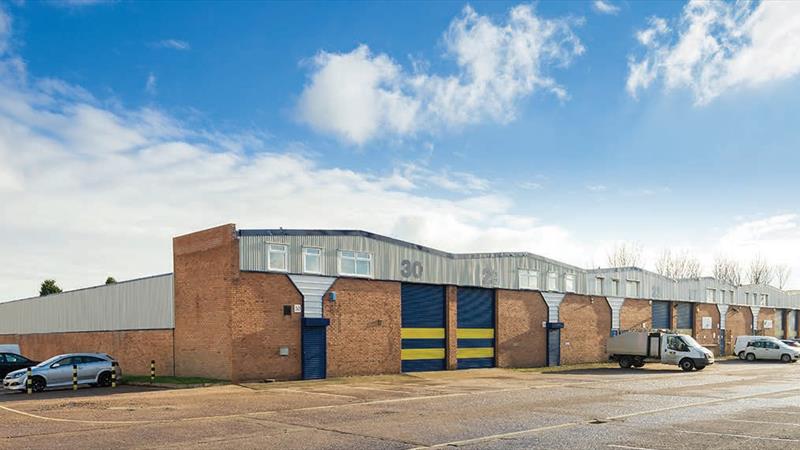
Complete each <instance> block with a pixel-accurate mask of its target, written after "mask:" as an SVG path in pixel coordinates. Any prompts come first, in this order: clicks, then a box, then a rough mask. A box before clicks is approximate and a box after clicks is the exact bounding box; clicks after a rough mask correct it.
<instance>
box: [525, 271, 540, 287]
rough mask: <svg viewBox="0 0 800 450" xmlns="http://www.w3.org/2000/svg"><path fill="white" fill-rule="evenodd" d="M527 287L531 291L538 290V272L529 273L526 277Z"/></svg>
mask: <svg viewBox="0 0 800 450" xmlns="http://www.w3.org/2000/svg"><path fill="white" fill-rule="evenodd" d="M528 286H529V287H530V288H531V289H539V272H531V273H530V275H528Z"/></svg>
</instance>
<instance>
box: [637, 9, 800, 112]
mask: <svg viewBox="0 0 800 450" xmlns="http://www.w3.org/2000/svg"><path fill="white" fill-rule="evenodd" d="M636 37H637V40H638V41H639V43H640V44H641V45H642V46H643V47H644V49H645V52H644V55H643V56H641V57H639V58H636V57H631V58H630V61H629V75H628V80H627V86H626V87H627V90H628V92H629V93H630V94H631V95H632V96H633V97H636V96H637V94H638V92H639V91H640V90H642V89H647V88H648V87H649V86H650V85H651V84H653V82H655V81H656V80H657V79H661V80H663V83H664V85H665V87H666V88H667V89H675V88H688V89H689V90H691V91H692V93H693V95H694V97H695V102H696V103H697V104H698V105H703V104H707V103H708V102H710V101H711V100H713V99H714V98H715V97H717V96H719V95H721V94H722V93H724V92H726V91H728V90H733V89H741V88H753V87H757V86H760V85H763V84H765V83H768V82H772V81H777V80H785V79H788V78H791V77H794V76H796V75H797V74H798V73H800V2H792V1H787V2H781V1H765V2H760V3H753V2H735V3H734V2H710V1H700V0H693V1H690V2H689V3H688V4H687V5H686V6H685V7H684V9H683V12H682V14H681V17H680V18H679V19H678V20H676V23H675V26H674V27H672V28H670V27H669V26H668V25H667V22H666V21H665V20H664V19H662V18H651V19H650V22H649V25H648V27H647V28H646V29H644V30H641V31H639V32H638V33H637V34H636Z"/></svg>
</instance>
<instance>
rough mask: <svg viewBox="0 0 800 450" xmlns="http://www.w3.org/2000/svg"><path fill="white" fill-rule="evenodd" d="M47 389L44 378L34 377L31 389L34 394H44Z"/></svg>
mask: <svg viewBox="0 0 800 450" xmlns="http://www.w3.org/2000/svg"><path fill="white" fill-rule="evenodd" d="M46 387H47V382H46V381H44V378H42V377H33V379H32V380H31V389H33V392H42V391H44V388H46Z"/></svg>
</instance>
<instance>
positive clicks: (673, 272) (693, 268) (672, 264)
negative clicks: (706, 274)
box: [656, 249, 701, 279]
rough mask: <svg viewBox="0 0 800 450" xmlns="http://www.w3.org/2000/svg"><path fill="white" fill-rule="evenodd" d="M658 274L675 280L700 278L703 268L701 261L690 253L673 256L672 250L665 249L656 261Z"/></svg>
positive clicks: (685, 252)
mask: <svg viewBox="0 0 800 450" xmlns="http://www.w3.org/2000/svg"><path fill="white" fill-rule="evenodd" d="M656 272H657V273H659V274H661V275H664V276H665V277H670V278H674V279H678V278H699V277H700V272H701V266H700V261H698V260H697V258H695V257H694V256H692V255H691V254H689V252H688V251H682V252H678V253H675V254H673V253H672V251H671V250H669V249H665V250H664V251H662V252H661V254H660V255H659V256H658V259H656Z"/></svg>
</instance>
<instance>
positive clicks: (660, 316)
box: [652, 301, 672, 330]
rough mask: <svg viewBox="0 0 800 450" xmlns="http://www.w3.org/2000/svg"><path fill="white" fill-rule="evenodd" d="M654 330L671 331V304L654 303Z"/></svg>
mask: <svg viewBox="0 0 800 450" xmlns="http://www.w3.org/2000/svg"><path fill="white" fill-rule="evenodd" d="M652 314H653V328H654V329H664V330H669V329H670V328H672V325H671V324H670V323H669V302H657V301H653V307H652Z"/></svg>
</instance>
